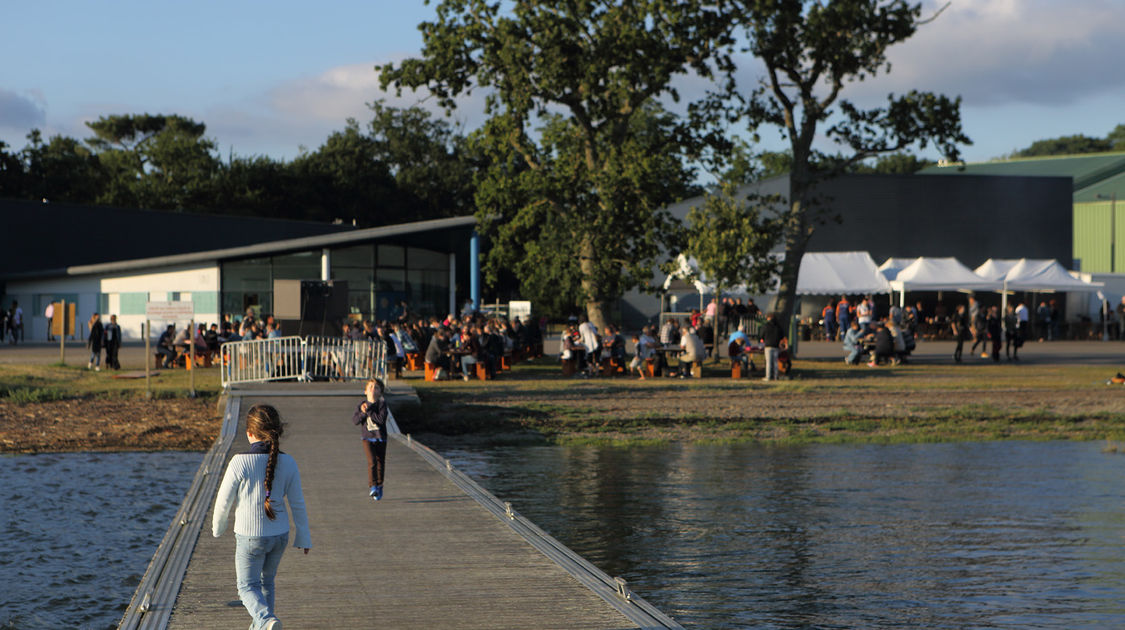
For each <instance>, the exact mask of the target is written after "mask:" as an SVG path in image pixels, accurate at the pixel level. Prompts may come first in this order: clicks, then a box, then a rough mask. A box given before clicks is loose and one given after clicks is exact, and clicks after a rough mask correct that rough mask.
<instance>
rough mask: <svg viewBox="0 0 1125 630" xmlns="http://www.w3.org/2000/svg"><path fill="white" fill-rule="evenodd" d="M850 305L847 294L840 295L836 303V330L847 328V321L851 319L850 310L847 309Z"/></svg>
mask: <svg viewBox="0 0 1125 630" xmlns="http://www.w3.org/2000/svg"><path fill="white" fill-rule="evenodd" d="M850 307H851V305H850V304H848V296H846V295H841V296H840V301H839V302H837V303H836V330H839V331H846V330H847V329H848V321H849V320H850V319H851V312H849V310H848V309H849V308H850ZM860 332H862V331H860Z"/></svg>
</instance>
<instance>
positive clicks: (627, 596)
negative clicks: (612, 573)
mask: <svg viewBox="0 0 1125 630" xmlns="http://www.w3.org/2000/svg"><path fill="white" fill-rule="evenodd" d="M613 581H614V582H616V583H617V595H618V596H620V597H621V598H622V599H624V600H626V601H630V600H632V599H633V594H632V593H631V592H629V587H628V586H627V584H628V582H626V581H625V580H624V579H622V578H619V577H615V578H613Z"/></svg>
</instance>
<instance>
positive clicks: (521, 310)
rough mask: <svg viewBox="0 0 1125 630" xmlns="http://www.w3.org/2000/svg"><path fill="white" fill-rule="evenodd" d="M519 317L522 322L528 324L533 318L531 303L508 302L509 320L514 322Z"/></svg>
mask: <svg viewBox="0 0 1125 630" xmlns="http://www.w3.org/2000/svg"><path fill="white" fill-rule="evenodd" d="M517 317H518V318H520V321H521V322H526V321H527V320H528V318H529V317H531V302H525V301H512V302H508V319H512V320H514V319H515V318H517Z"/></svg>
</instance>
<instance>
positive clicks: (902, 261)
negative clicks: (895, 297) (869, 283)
mask: <svg viewBox="0 0 1125 630" xmlns="http://www.w3.org/2000/svg"><path fill="white" fill-rule="evenodd" d="M915 260H917V258H888V259H886V260H884V261H883V264H881V265H879V271H880V272H881V273H882V274H883V277H884V278H886V279H887V280H894V279H895V276H897V275H898V272H900V271H902V270H903V269H906V268H907V267H909V266H910V263H912V262H914V261H915Z"/></svg>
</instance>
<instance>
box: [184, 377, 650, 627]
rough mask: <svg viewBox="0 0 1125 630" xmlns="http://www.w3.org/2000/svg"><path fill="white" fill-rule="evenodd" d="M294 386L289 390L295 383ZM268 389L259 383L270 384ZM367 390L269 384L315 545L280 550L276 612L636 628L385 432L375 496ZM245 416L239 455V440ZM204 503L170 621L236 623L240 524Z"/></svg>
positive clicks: (429, 623)
mask: <svg viewBox="0 0 1125 630" xmlns="http://www.w3.org/2000/svg"><path fill="white" fill-rule="evenodd" d="M290 391H292V390H290ZM262 393H264V392H262ZM358 400H359V397H358V396H356V397H341V396H333V397H327V396H315V395H313V396H307V397H305V396H292V395H288V396H270V397H269V398H247V399H244V400H243V402H242V409H243V414H245V410H246V409H248V408H249V407H250V405H252V404H254V403H256V402H262V401H268V402H269V403H270V404H273V405H274V406H276V407H277V408H278V410H279V411H280V412H281V415H282V418H283V420H284V421H285V422H286V423H287V426H286V433H285V437H284V438H283V440H282V448H283V450H285V451H286V452H288V453H290V454H292V455H293V456H294V457H295V458H296V459H297V462H298V465H299V466H300V467H301V477H302V483H303V485H304V491H305V499H306V502H307V504H308V508H309V516H310V526H311V530H312V537H313V550H312V552H310V553H309V555H307V556H305V555H303V554H301V553H300V552H299V551H297V550H295V549H293V548H292V547H291V548H290V549H289V550H288V551H286V555H285V559H284V560H283V561H282V565H281V570H280V572H279V574H278V585H277V591H278V597H277V613H278V617H279V618H281V619H282V621H283V622H284V623H285V625H286V627H287V628H318V629H319V628H365V627H385V628H427V629H429V628H599V629H605V628H633V627H636V625H635V624H633V623H630V621H629V620H628V619H627V618H626V617H625V616H624V615H622V614H621V613H620V612H618V611H617V610H616V609H614V608H613V607H612V606H610V605H609V604H608V603H606V602H605V601H604V600H603V599H601V598H600V597H598V596H597V595H596V594H595V593H593V592H592V591H590V590H589V589H587V588H586V587H585V586H583V585H582V584H580V583H579V582H578V581H577V580H575V579H574V578H573V577H571V576H570V575H569V574H567V573H566V572H565V571H564V570H563V569H562V568H560V567H559V566H558V565H557V564H555V563H554V562H553V561H551V560H550V559H548V558H547V557H546V556H544V555H543V554H542V553H540V552H539V551H537V550H536V549H535V548H534V547H532V546H531V545H530V544H528V543H527V542H526V541H525V540H523V539H522V538H520V537H519V536H517V535H515V534H514V533H513V532H512V530H511V529H510V528H509V527H508V526H507V525H506V524H505V523H503V522H501V521H500V520H498V519H497V518H496V517H495V516H494V515H493V514H491V513H490V512H488V511H487V510H485V509H484V508H483V507H482V506H480V505H479V504H478V503H477V502H476V501H475V500H473V499H472V498H470V497H468V496H467V495H466V494H465V493H464V492H463V491H462V490H460V489H459V488H458V487H457V486H455V485H454V484H453V483H451V482H450V481H449V480H447V479H446V478H445V477H444V476H443V475H442V474H440V473H439V472H438V471H436V470H434V468H433V467H432V466H431V465H430V464H429V463H427V462H426V461H425V460H424V459H422V458H421V457H420V456H419V455H417V454H415V453H414V452H413V451H411V450H410V449H408V448H407V447H405V446H404V445H402V444H400V443H398V442H397V441H391V442H390V443H389V444H388V449H387V475H386V486H385V488H386V493H385V496H384V499H383V500H382V501H380V502H378V503H376V502H374V501H372V500H371V499H370V498H369V497H368V496H367V491H366V490H367V479H366V472H365V467H366V458H365V457H364V454H363V449H362V446H361V444H360V440H359V430H358V428H357V427H355V426H354V425H352V424H351V412H352V410H353V408H354V405H355V404H356V403H357V402H358ZM244 433H245V428H244V425H240V427H239V431H238V435H239V436H240V437H238V438H236V441H235V446H234V447H233V448H232V453H239V452H242V451H244V450H245V448H246V443H245V438H244V437H241V436H243V435H244ZM210 519H211V513H210V511H209V512H208V514H207V522H206V523H205V524H204V532H203V535H201V536H200V539H199V543H198V544H197V546H196V549H195V552H194V555H193V557H192V561H191V564H190V565H189V567H188V570H187V573H186V575H185V577H184V582H183V585H182V587H181V590H180V593H179V597H178V599H177V601H176V604H175V608H174V610H173V612H172V616H171V619H170V620H169V625H168V627H169V628H174V629H175V628H184V629H191V630H195V629H198V628H241V627H242V626H243V625H245V624H246V623H248V616H247V615H246V612H245V610H244V609H243V608H242V605H241V603H240V602H239V601H238V594H237V591H236V589H235V585H234V536H233V533H232V532H230V531H229V530H228V531H227V532H226V533H225V535H224V536H223V537H222V538H219V539H216V538H213V537H212V536H211V535H210Z"/></svg>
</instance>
